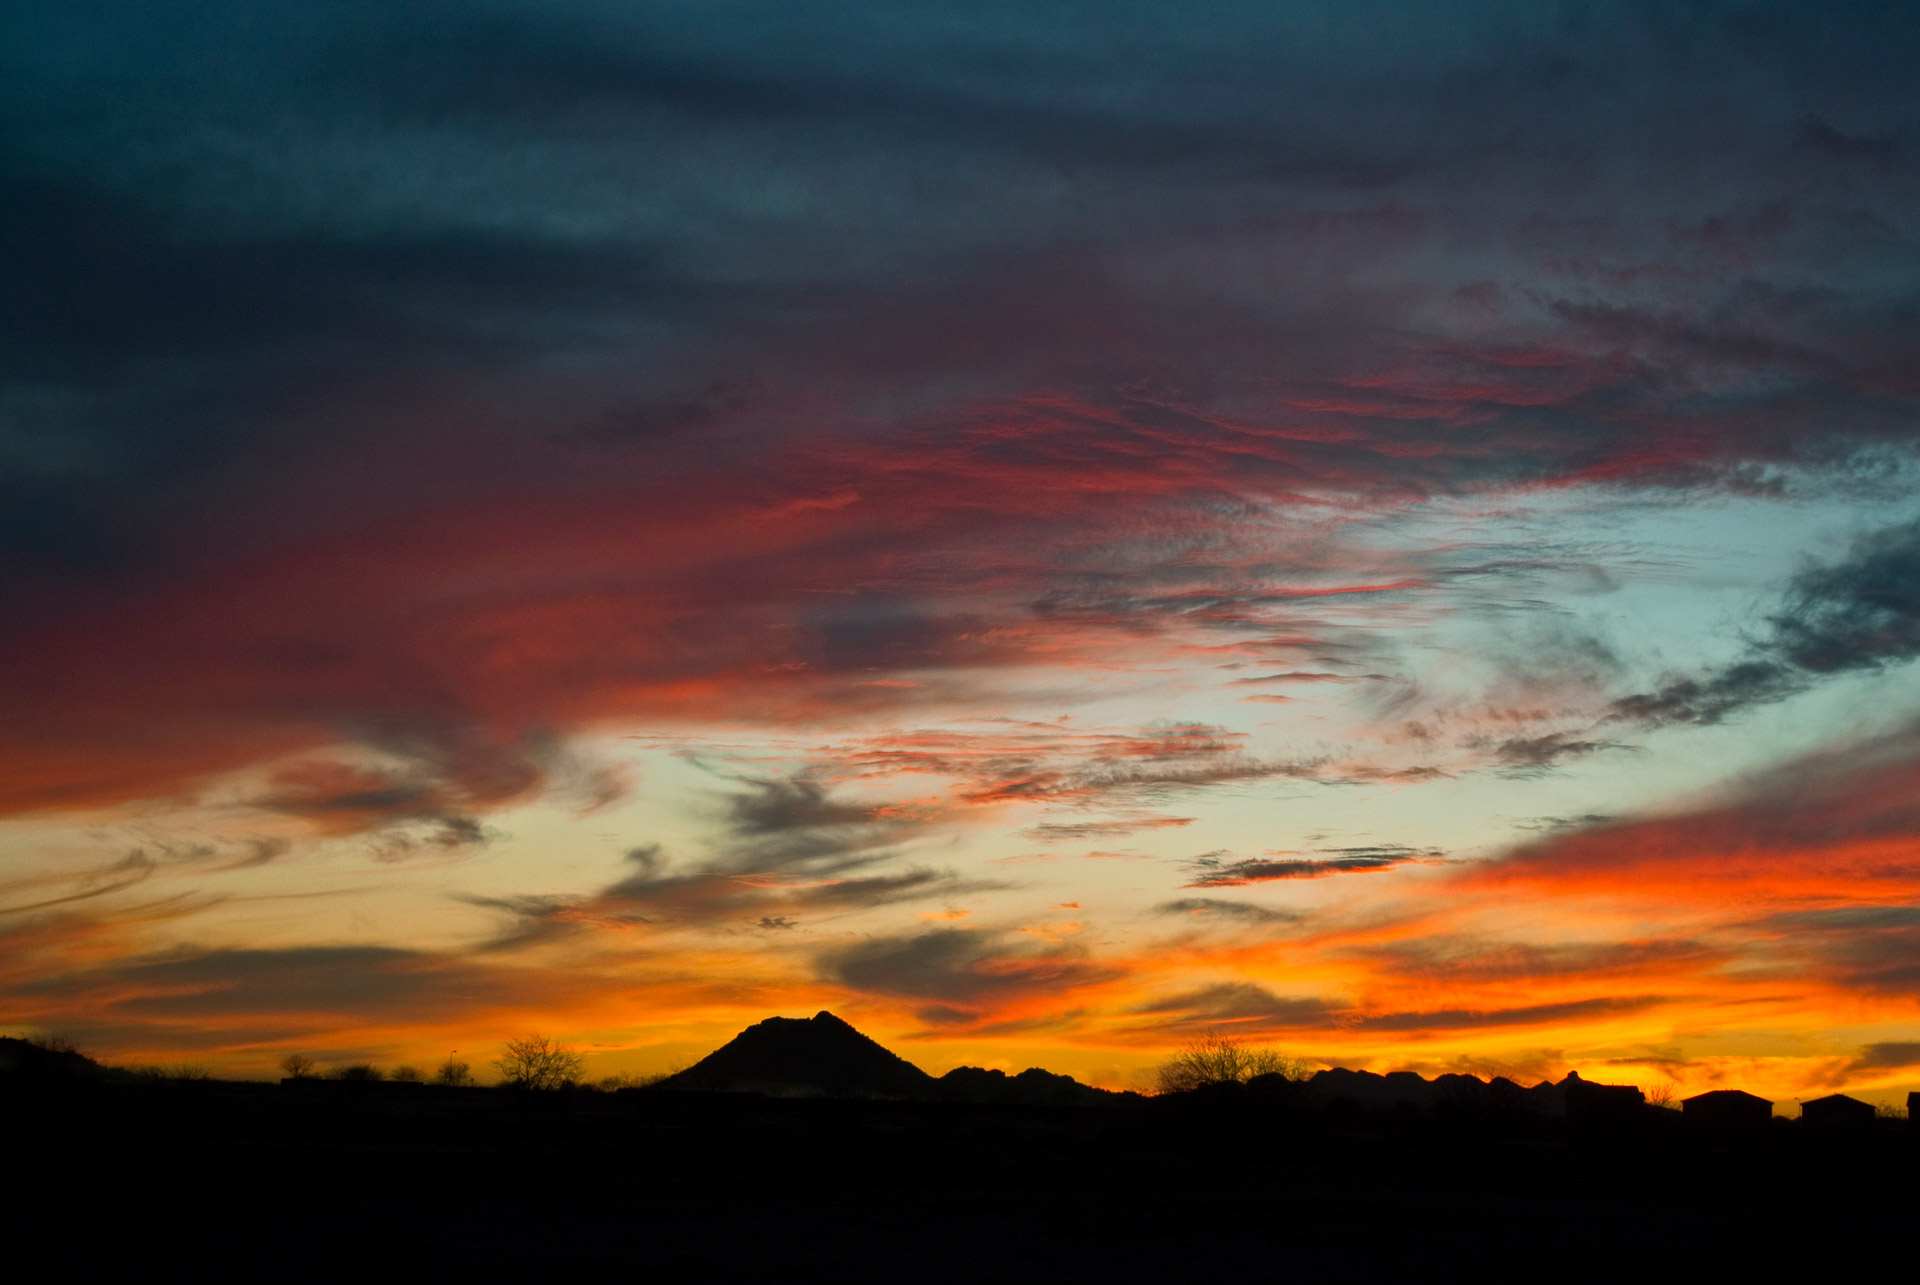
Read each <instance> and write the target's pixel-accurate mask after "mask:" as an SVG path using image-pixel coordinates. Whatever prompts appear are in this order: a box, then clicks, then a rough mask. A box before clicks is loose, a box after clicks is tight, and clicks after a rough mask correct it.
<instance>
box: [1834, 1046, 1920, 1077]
mask: <svg viewBox="0 0 1920 1285" xmlns="http://www.w3.org/2000/svg"><path fill="white" fill-rule="evenodd" d="M1910 1066H1920V1043H1916V1042H1914V1041H1912V1040H1893V1041H1888V1042H1885V1043H1880V1044H1868V1045H1866V1046H1865V1047H1864V1048H1862V1049H1861V1050H1860V1056H1859V1057H1857V1058H1855V1059H1854V1060H1853V1061H1852V1062H1851V1063H1849V1064H1848V1065H1847V1070H1848V1071H1849V1072H1859V1071H1899V1070H1904V1069H1906V1068H1907V1067H1910Z"/></svg>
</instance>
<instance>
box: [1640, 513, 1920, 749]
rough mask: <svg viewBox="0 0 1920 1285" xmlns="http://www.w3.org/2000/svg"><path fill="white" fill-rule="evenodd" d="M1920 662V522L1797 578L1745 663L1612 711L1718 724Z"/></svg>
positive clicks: (1865, 540) (1863, 542)
mask: <svg viewBox="0 0 1920 1285" xmlns="http://www.w3.org/2000/svg"><path fill="white" fill-rule="evenodd" d="M1916 656H1920V521H1914V522H1905V523H1901V524H1899V525H1896V526H1891V527H1888V528H1886V529H1884V530H1881V531H1876V532H1873V533H1871V534H1868V535H1865V536H1862V537H1860V538H1859V539H1858V540H1856V541H1854V543H1853V545H1852V547H1851V548H1850V549H1849V550H1848V551H1847V553H1846V555H1845V556H1844V557H1842V558H1841V559H1839V560H1838V561H1836V562H1833V563H1830V564H1827V565H1824V566H1810V567H1808V568H1807V569H1806V570H1804V571H1802V572H1800V573H1799V574H1798V575H1796V576H1795V577H1794V578H1793V579H1792V580H1791V581H1790V582H1789V583H1788V585H1787V587H1786V590H1785V592H1784V593H1783V594H1782V595H1781V601H1780V605H1779V606H1778V607H1777V608H1776V609H1775V610H1774V611H1773V612H1772V613H1770V614H1769V615H1768V616H1767V618H1766V624H1765V629H1764V631H1763V632H1762V633H1761V634H1760V635H1759V636H1758V637H1756V638H1755V639H1753V640H1752V641H1751V643H1750V644H1749V646H1748V654H1747V656H1746V657H1745V658H1743V659H1741V660H1738V661H1736V662H1734V663H1733V664H1730V665H1728V666H1726V667H1725V668H1723V669H1720V670H1718V671H1715V672H1712V673H1709V674H1706V675H1701V676H1695V677H1686V678H1677V679H1674V680H1673V681H1671V682H1669V683H1667V684H1666V685H1664V686H1662V687H1660V688H1658V689H1656V690H1654V691H1651V692H1646V693H1642V694H1639V695H1635V696H1628V697H1625V698H1623V699H1621V700H1619V701H1617V702H1616V703H1615V705H1614V714H1615V716H1616V717H1618V718H1621V719H1625V720H1629V721H1633V722H1638V723H1643V724H1650V725H1653V726H1659V725H1662V724H1667V723H1717V722H1720V721H1721V720H1723V719H1726V718H1728V717H1730V716H1732V715H1734V714H1736V713H1738V712H1740V711H1742V710H1745V709H1747V708H1750V707H1752V706H1755V705H1762V704H1767V703H1770V702H1773V701H1778V700H1784V699H1786V698H1787V697H1789V696H1793V695H1796V694H1797V693H1799V692H1802V691H1805V690H1806V689H1807V688H1809V687H1811V686H1812V685H1813V684H1814V683H1816V682H1817V681H1819V680H1820V679H1822V678H1825V677H1828V676H1831V675H1835V674H1845V673H1855V672H1859V671H1865V670H1877V669H1885V668H1888V667H1890V666H1894V665H1900V664H1905V663H1906V662H1908V661H1910V660H1912V659H1913V658H1914V657H1916Z"/></svg>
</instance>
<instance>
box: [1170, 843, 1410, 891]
mask: <svg viewBox="0 0 1920 1285" xmlns="http://www.w3.org/2000/svg"><path fill="white" fill-rule="evenodd" d="M1320 851H1322V852H1324V853H1326V854H1327V855H1326V856H1323V857H1241V858H1238V859H1229V857H1228V855H1227V854H1226V853H1208V854H1207V855H1205V856H1200V857H1195V858H1193V859H1192V860H1191V861H1189V862H1188V863H1187V865H1188V867H1189V868H1190V869H1191V870H1192V871H1193V873H1194V876H1195V877H1194V879H1193V880H1192V882H1190V883H1188V884H1186V885H1184V886H1185V887H1188V888H1232V887H1237V886H1239V885H1241V884H1249V883H1266V882H1269V881H1272V880H1278V879H1323V878H1325V877H1327V876H1328V875H1339V874H1355V873H1360V872H1365V871H1369V870H1390V869H1392V868H1393V867H1395V866H1403V865H1407V864H1409V863H1414V864H1425V863H1428V862H1432V861H1438V860H1440V859H1441V858H1442V857H1443V856H1445V854H1444V853H1443V852H1441V851H1440V850H1439V849H1438V848H1409V847H1406V846H1404V845H1402V844H1386V845H1384V846H1380V847H1366V848H1323V849H1320Z"/></svg>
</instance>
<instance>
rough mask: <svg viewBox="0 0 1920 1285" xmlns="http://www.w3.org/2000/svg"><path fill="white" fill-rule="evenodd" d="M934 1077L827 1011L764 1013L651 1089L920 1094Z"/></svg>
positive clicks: (922, 1095)
mask: <svg viewBox="0 0 1920 1285" xmlns="http://www.w3.org/2000/svg"><path fill="white" fill-rule="evenodd" d="M934 1083H935V1081H934V1078H933V1077H932V1076H930V1075H928V1074H927V1073H926V1072H925V1071H922V1070H921V1069H920V1068H919V1067H917V1066H915V1065H914V1064H913V1063H911V1062H909V1061H907V1060H906V1059H905V1058H903V1057H899V1056H897V1055H896V1054H893V1053H890V1052H888V1051H887V1050H886V1049H884V1048H882V1047H881V1046H880V1045H879V1044H876V1043H875V1042H874V1041H872V1040H870V1039H868V1038H867V1037H866V1036H864V1035H862V1034H861V1033H860V1032H858V1031H856V1030H854V1029H853V1027H851V1026H849V1025H847V1023H845V1022H843V1021H841V1020H840V1019H839V1018H837V1017H835V1016H834V1015H833V1014H832V1013H828V1012H824V1011H822V1012H819V1013H816V1014H814V1015H813V1016H812V1017H811V1018H804V1017H769V1018H768V1019H767V1020H766V1021H764V1022H755V1023H754V1024H753V1025H752V1026H749V1027H748V1028H747V1029H746V1030H744V1031H742V1032H740V1034H738V1035H736V1036H734V1037H733V1038H732V1039H731V1040H728V1041H727V1042H726V1043H725V1044H724V1045H722V1046H721V1047H720V1048H718V1049H715V1050H714V1051H713V1052H712V1053H709V1054H708V1055H707V1056H706V1057H703V1058H701V1059H700V1060H699V1061H698V1062H696V1063H694V1064H693V1065H692V1066H690V1067H688V1068H687V1069H686V1070H684V1071H681V1072H680V1073H679V1074H677V1075H672V1076H668V1077H667V1078H666V1079H664V1080H662V1081H661V1082H660V1083H659V1084H658V1085H656V1086H655V1087H656V1088H660V1089H683V1090H685V1089H692V1090H699V1091H705V1092H710V1093H713V1092H718V1093H766V1094H772V1095H775V1096H781V1097H794V1096H815V1095H818V1096H823V1097H830V1098H926V1097H931V1096H932V1095H933V1086H934Z"/></svg>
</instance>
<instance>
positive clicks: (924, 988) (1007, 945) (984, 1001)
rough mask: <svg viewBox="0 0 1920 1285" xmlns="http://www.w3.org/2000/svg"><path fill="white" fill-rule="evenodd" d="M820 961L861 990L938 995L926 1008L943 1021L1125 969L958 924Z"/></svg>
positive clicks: (1057, 994) (1105, 978)
mask: <svg viewBox="0 0 1920 1285" xmlns="http://www.w3.org/2000/svg"><path fill="white" fill-rule="evenodd" d="M818 963H819V966H820V970H821V973H822V974H823V975H824V976H825V977H827V978H828V979H830V980H832V981H835V982H838V983H839V984H841V985H843V986H850V987H852V988H853V989H855V990H861V991H868V992H870V993H873V994H878V995H891V996H898V997H901V998H906V999H917V1000H929V1001H934V1002H933V1003H932V1004H931V1005H930V1006H929V1007H928V1008H927V1009H925V1010H924V1011H923V1012H922V1014H921V1016H922V1020H925V1021H928V1022H931V1023H934V1024H940V1025H955V1024H958V1023H961V1022H974V1021H977V1020H979V1019H981V1018H982V1017H984V1016H988V1015H990V1014H991V1012H992V1010H993V1007H994V1006H995V1005H996V1004H999V1003H1004V1002H1007V1001H1010V1000H1018V999H1029V998H1033V997H1036V996H1043V997H1047V998H1058V999H1060V1000H1062V1001H1064V1000H1065V998H1066V997H1067V996H1068V995H1070V994H1071V993H1072V992H1074V991H1075V990H1078V989H1081V988H1084V987H1088V986H1097V985H1100V984H1102V983H1105V982H1109V981H1114V980H1117V979H1119V978H1120V977H1122V976H1123V975H1124V974H1123V973H1122V972H1121V971H1120V970H1119V969H1116V968H1112V967H1109V966H1105V965H1101V964H1098V963H1095V962H1093V961H1091V960H1089V959H1088V958H1087V957H1086V955H1085V953H1084V952H1083V951H1080V950H1078V949H1075V948H1073V947H1069V946H1041V945H1039V944H1037V943H1035V942H1034V941H1033V940H1032V939H1031V938H1025V937H1022V936H1020V935H1018V934H1014V933H1008V932H997V931H978V930H968V929H960V928H937V929H933V930H931V931H928V932H922V933H915V934H911V935H907V936H901V937H880V938H875V939H873V940H870V941H863V942H859V943H856V944H854V945H852V946H845V947H838V948H835V949H832V950H829V951H826V952H824V953H823V954H822V955H821V956H820V957H819V960H818Z"/></svg>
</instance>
